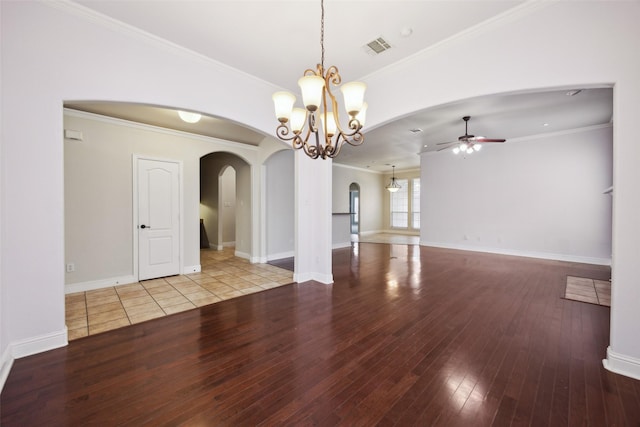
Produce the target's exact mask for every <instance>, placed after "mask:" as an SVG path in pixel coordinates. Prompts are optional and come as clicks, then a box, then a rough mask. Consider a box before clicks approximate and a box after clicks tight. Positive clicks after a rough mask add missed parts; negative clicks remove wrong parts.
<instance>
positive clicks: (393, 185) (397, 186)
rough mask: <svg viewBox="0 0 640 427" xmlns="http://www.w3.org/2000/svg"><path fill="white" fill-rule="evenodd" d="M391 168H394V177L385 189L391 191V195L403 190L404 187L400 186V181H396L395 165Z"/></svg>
mask: <svg viewBox="0 0 640 427" xmlns="http://www.w3.org/2000/svg"><path fill="white" fill-rule="evenodd" d="M391 167H392V168H393V176H392V177H391V182H390V183H389V185H387V186H386V187H385V188H386V189H387V190H389V192H390V193H395V192H396V191H398V190H399V189H401V188H402V186H400V184H398V181H396V166H395V165H393V166H391Z"/></svg>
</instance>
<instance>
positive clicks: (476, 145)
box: [473, 144, 482, 151]
mask: <svg viewBox="0 0 640 427" xmlns="http://www.w3.org/2000/svg"><path fill="white" fill-rule="evenodd" d="M481 148H482V145H480V144H473V149H474V150H476V151H480V149H481Z"/></svg>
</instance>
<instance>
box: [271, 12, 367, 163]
mask: <svg viewBox="0 0 640 427" xmlns="http://www.w3.org/2000/svg"><path fill="white" fill-rule="evenodd" d="M320 7H321V10H322V17H321V20H320V47H321V51H322V55H321V60H320V63H319V64H317V65H316V69H315V70H312V69H307V70H305V71H304V74H303V77H302V78H300V80H298V85H299V86H300V90H301V91H302V103H303V104H304V106H305V108H294V104H295V102H296V97H295V95H293V94H292V93H290V92H276V93H274V94H273V103H274V105H275V111H276V118H277V119H278V121H279V122H280V124H279V125H278V127H277V128H276V135H277V136H278V138H280V139H281V140H283V141H291V145H292V146H293V148H295V149H300V148H302V149H303V150H304V152H305V153H306V154H307V155H308V156H309V157H311V158H312V159H317V158H318V157H321V158H323V159H326V158H327V157H329V158H334V157H336V156H337V155H338V153H339V152H340V149H341V148H342V146H343V145H344V143H345V142H346V143H348V144H350V145H360V144H362V143H363V142H364V135H363V134H362V132H361V130H362V127H363V126H364V121H365V114H366V110H367V104H366V103H365V102H364V91H365V89H366V85H365V84H364V83H361V82H350V83H345V84H343V85H342V86H340V83H341V82H342V78H341V77H340V73H339V72H338V68H337V67H335V66H333V65H332V66H331V67H329V68H327V69H325V67H324V0H322V1H321V2H320ZM332 86H333V87H336V88H337V87H338V86H340V90H341V92H342V96H343V98H344V106H345V109H346V111H347V115H348V119H347V126H346V127H344V126H343V125H342V123H341V122H340V117H339V111H338V102H337V101H336V98H335V96H334V94H333V92H332V90H331V87H332Z"/></svg>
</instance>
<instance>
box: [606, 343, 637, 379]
mask: <svg viewBox="0 0 640 427" xmlns="http://www.w3.org/2000/svg"><path fill="white" fill-rule="evenodd" d="M602 365H603V366H604V368H605V369H606V370H608V371H611V372H615V373H616V374H620V375H624V376H625V377H630V378H634V379H636V380H640V359H637V358H635V357H631V356H625V355H624V354H620V353H616V352H615V351H613V350H611V346H609V347H607V358H606V359H603V360H602Z"/></svg>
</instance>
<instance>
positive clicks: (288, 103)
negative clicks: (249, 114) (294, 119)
mask: <svg viewBox="0 0 640 427" xmlns="http://www.w3.org/2000/svg"><path fill="white" fill-rule="evenodd" d="M271 98H272V99H273V105H274V107H275V110H276V118H277V119H278V121H280V122H281V123H286V122H287V121H288V120H289V118H290V117H291V110H292V109H293V104H294V102H296V97H295V95H294V94H292V93H289V92H276V93H274V94H273V96H272V97H271Z"/></svg>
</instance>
